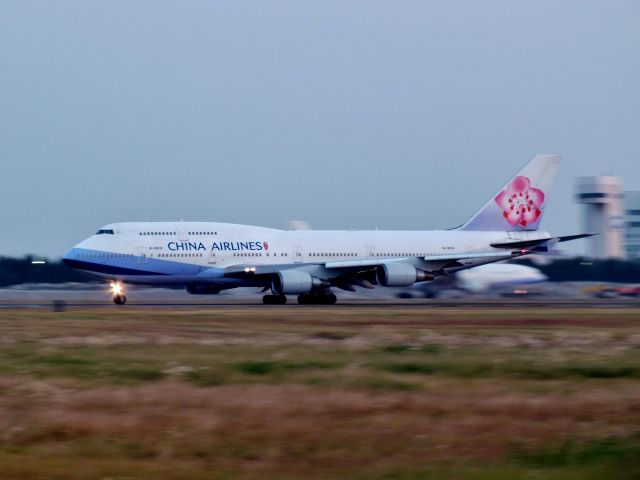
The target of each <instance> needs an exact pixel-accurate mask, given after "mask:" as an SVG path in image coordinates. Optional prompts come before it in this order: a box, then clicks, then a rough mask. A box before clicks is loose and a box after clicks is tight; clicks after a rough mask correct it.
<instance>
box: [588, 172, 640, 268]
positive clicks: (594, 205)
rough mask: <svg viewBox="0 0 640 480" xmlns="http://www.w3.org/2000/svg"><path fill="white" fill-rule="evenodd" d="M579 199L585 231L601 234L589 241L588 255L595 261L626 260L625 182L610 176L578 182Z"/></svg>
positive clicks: (639, 217)
mask: <svg viewBox="0 0 640 480" xmlns="http://www.w3.org/2000/svg"><path fill="white" fill-rule="evenodd" d="M576 199H577V201H578V203H581V204H583V205H584V231H585V232H586V233H597V234H598V235H595V236H593V237H590V238H589V239H588V242H589V250H588V252H587V254H588V255H589V256H590V257H592V258H619V259H624V258H625V256H626V255H625V248H624V240H625V238H624V232H625V217H624V213H623V211H624V210H623V206H624V205H623V194H622V180H621V179H620V178H619V177H610V176H601V177H581V178H578V179H577V183H576ZM638 210H639V211H640V207H638ZM638 222H640V215H639V216H638ZM638 230H639V232H640V228H639V229H638Z"/></svg>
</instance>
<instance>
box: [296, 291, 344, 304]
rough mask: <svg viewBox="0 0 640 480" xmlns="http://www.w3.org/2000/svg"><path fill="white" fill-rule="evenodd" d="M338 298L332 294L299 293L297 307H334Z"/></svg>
mask: <svg viewBox="0 0 640 480" xmlns="http://www.w3.org/2000/svg"><path fill="white" fill-rule="evenodd" d="M337 301H338V297H336V296H335V294H333V293H301V294H300V295H298V304H299V305H335V303H336V302H337Z"/></svg>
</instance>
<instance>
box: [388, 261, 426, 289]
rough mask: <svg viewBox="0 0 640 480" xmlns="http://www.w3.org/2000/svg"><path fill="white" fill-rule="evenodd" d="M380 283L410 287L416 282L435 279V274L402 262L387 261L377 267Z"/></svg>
mask: <svg viewBox="0 0 640 480" xmlns="http://www.w3.org/2000/svg"><path fill="white" fill-rule="evenodd" d="M376 277H377V279H378V283H379V284H380V285H382V286H385V287H409V286H411V285H413V284H414V283H416V282H425V281H427V280H433V277H434V276H433V274H431V273H428V272H425V271H423V270H418V269H417V268H415V267H413V266H412V265H409V264H406V263H400V262H393V263H385V264H384V265H380V266H379V267H378V268H377V269H376Z"/></svg>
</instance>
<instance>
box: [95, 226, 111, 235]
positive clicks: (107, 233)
mask: <svg viewBox="0 0 640 480" xmlns="http://www.w3.org/2000/svg"><path fill="white" fill-rule="evenodd" d="M96 235H113V230H111V229H109V230H107V229H104V228H101V229H100V230H98V231H97V232H96Z"/></svg>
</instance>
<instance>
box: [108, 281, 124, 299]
mask: <svg viewBox="0 0 640 480" xmlns="http://www.w3.org/2000/svg"><path fill="white" fill-rule="evenodd" d="M109 286H110V287H111V294H112V295H113V303H115V304H116V305H124V304H125V303H127V297H126V296H125V295H124V286H123V285H122V283H120V282H111V285H109Z"/></svg>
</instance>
